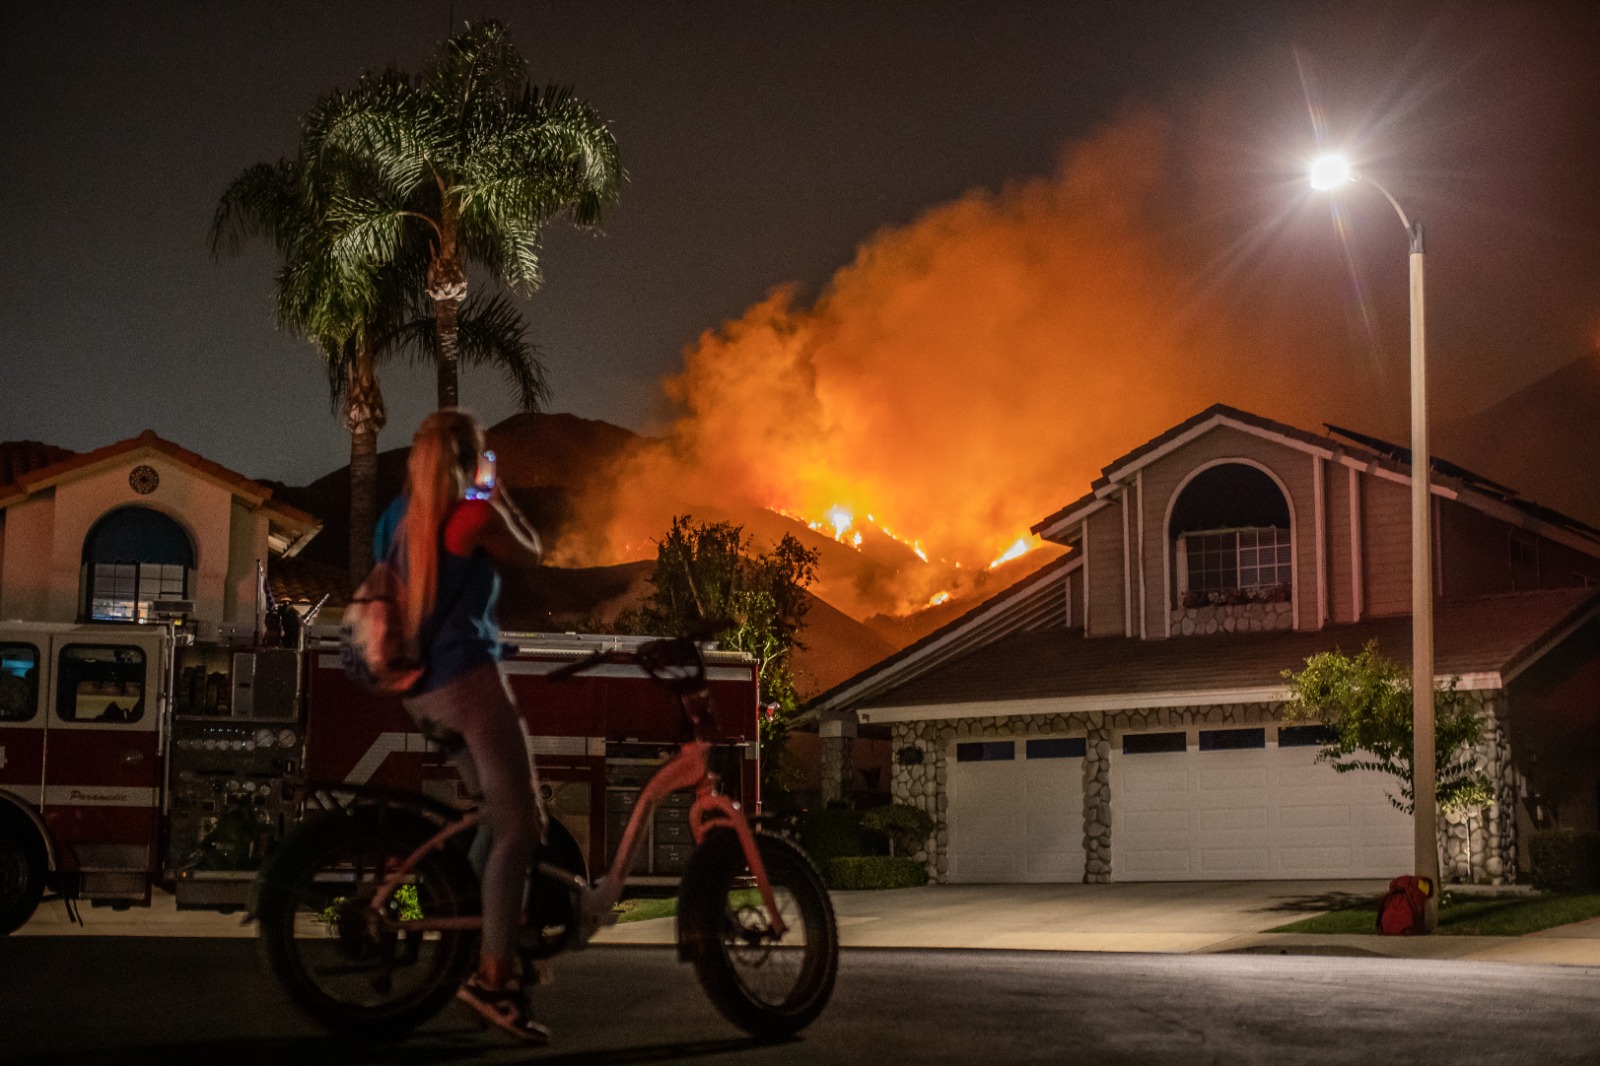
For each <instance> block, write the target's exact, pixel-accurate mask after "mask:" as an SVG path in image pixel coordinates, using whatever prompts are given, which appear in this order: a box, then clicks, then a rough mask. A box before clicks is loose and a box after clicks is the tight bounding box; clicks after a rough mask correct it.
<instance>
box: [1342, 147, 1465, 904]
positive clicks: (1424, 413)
mask: <svg viewBox="0 0 1600 1066" xmlns="http://www.w3.org/2000/svg"><path fill="white" fill-rule="evenodd" d="M1353 181H1364V182H1366V183H1367V184H1368V185H1371V186H1372V187H1373V188H1375V189H1377V190H1378V191H1379V192H1381V193H1383V196H1384V199H1386V200H1388V201H1389V204H1390V206H1391V207H1393V208H1394V210H1395V214H1397V215H1399V216H1400V224H1401V225H1402V226H1404V227H1405V228H1406V232H1407V233H1409V234H1410V235H1411V694H1412V700H1411V706H1412V729H1411V732H1412V750H1411V778H1412V781H1411V784H1412V799H1413V801H1414V804H1415V805H1414V807H1413V808H1412V810H1413V819H1412V844H1413V847H1414V849H1415V858H1414V861H1415V863H1416V872H1417V875H1418V876H1419V877H1426V878H1428V879H1429V880H1430V881H1431V882H1432V883H1433V885H1434V891H1433V892H1431V893H1429V895H1428V905H1427V929H1428V931H1429V932H1432V931H1433V929H1434V927H1435V926H1436V925H1437V924H1438V920H1439V906H1438V898H1439V893H1438V885H1439V840H1438V826H1437V817H1438V815H1437V807H1438V805H1437V800H1436V793H1437V791H1438V789H1437V785H1436V783H1435V778H1436V774H1435V766H1434V750H1433V749H1434V736H1433V537H1432V522H1431V521H1430V518H1431V516H1432V510H1431V507H1432V505H1431V502H1430V499H1429V489H1430V484H1431V482H1432V463H1431V461H1430V459H1429V452H1428V359H1427V346H1426V336H1425V332H1424V315H1423V304H1422V255H1423V251H1422V223H1421V222H1420V221H1416V220H1413V219H1410V218H1407V217H1406V213H1405V211H1404V209H1402V208H1401V206H1400V202H1399V201H1398V200H1396V199H1395V198H1394V197H1393V196H1392V195H1390V193H1389V190H1388V189H1385V188H1384V187H1383V186H1382V185H1379V184H1378V183H1377V182H1376V181H1373V180H1372V179H1371V178H1369V177H1366V176H1365V175H1360V174H1357V173H1356V172H1355V170H1354V169H1352V168H1351V166H1350V164H1349V162H1348V161H1347V160H1345V159H1343V158H1341V157H1339V156H1332V155H1330V156H1323V157H1322V158H1320V159H1318V160H1317V161H1316V162H1314V163H1312V164H1311V185H1312V187H1313V188H1316V189H1333V188H1337V187H1338V186H1340V185H1343V184H1346V183H1348V182H1353Z"/></svg>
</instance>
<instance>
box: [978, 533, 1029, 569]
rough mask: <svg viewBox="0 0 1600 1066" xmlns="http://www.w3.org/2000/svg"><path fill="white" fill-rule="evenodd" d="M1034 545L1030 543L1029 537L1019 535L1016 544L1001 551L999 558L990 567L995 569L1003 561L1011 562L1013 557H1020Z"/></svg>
mask: <svg viewBox="0 0 1600 1066" xmlns="http://www.w3.org/2000/svg"><path fill="white" fill-rule="evenodd" d="M1032 547H1033V545H1031V544H1029V543H1028V538H1027V537H1018V538H1017V540H1016V543H1015V544H1013V545H1011V547H1009V548H1007V549H1006V550H1005V551H1003V552H1001V553H1000V557H999V558H997V559H996V560H995V561H994V562H992V563H990V564H989V569H990V570H993V569H994V568H995V567H997V566H999V565H1000V564H1001V563H1009V562H1010V561H1011V560H1013V559H1016V558H1019V557H1021V556H1023V555H1026V554H1027V553H1028V550H1029V549H1030V548H1032Z"/></svg>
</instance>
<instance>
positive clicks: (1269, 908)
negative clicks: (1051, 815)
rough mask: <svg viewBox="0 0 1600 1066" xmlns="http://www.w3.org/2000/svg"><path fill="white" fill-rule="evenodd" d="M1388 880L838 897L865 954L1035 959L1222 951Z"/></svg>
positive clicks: (663, 923)
mask: <svg viewBox="0 0 1600 1066" xmlns="http://www.w3.org/2000/svg"><path fill="white" fill-rule="evenodd" d="M1385 887H1387V883H1386V882H1383V881H1197V882H1181V883H1165V884H1112V885H928V886H926V887H923V888H902V889H893V890H890V891H883V892H835V893H833V905H834V910H835V912H836V913H837V915H838V917H839V940H840V942H841V944H843V946H845V947H860V948H868V947H870V948H990V949H1024V950H1035V951H1171V952H1191V951H1205V950H1207V949H1215V948H1217V947H1219V946H1220V945H1223V944H1225V943H1226V942H1228V941H1231V940H1235V939H1237V938H1239V937H1244V936H1248V935H1250V934H1254V933H1259V932H1262V931H1263V930H1267V929H1271V928H1274V927H1275V926H1279V925H1284V924H1286V923H1288V922H1292V921H1295V920H1296V919H1298V918H1303V917H1306V916H1307V915H1310V914H1316V913H1319V912H1321V911H1325V910H1328V909H1330V908H1331V907H1332V906H1333V905H1335V903H1336V902H1338V901H1340V900H1343V899H1347V898H1349V897H1352V896H1355V897H1363V898H1369V899H1370V898H1371V897H1372V896H1375V895H1377V894H1379V893H1381V892H1382V891H1383V890H1384V888H1385ZM672 938H673V925H672V919H670V918H667V919H657V920H655V921H649V922H630V923H629V924H627V925H620V926H617V927H616V928H614V929H611V930H608V931H607V932H606V933H605V934H603V936H602V939H603V940H604V941H605V942H609V943H669V942H671V940H672Z"/></svg>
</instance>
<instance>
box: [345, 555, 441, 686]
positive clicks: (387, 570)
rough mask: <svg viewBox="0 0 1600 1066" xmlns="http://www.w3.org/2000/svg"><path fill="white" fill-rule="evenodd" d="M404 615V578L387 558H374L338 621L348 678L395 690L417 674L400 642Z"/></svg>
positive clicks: (409, 653) (412, 658)
mask: <svg viewBox="0 0 1600 1066" xmlns="http://www.w3.org/2000/svg"><path fill="white" fill-rule="evenodd" d="M390 554H391V555H392V554H393V553H392V552H391V553H390ZM404 619H405V582H404V581H402V580H401V579H400V572H399V570H397V569H396V568H395V566H394V564H393V563H392V562H391V561H390V560H389V559H383V560H380V561H379V562H378V564H377V565H376V566H374V567H373V568H372V573H370V574H368V575H367V579H366V580H365V581H363V582H361V585H360V587H359V588H357V589H356V591H355V593H354V594H353V595H352V596H351V597H350V604H349V606H347V607H345V609H344V620H343V622H341V623H340V625H339V663H340V665H342V666H343V667H344V672H345V675H346V676H347V677H349V678H350V680H352V681H354V682H355V683H356V684H358V685H361V686H362V687H363V688H367V689H371V690H372V691H373V692H381V693H384V694H387V695H396V694H400V693H404V692H407V691H409V690H410V689H411V687H412V686H413V685H415V684H416V683H417V682H418V681H419V680H421V679H422V667H423V664H422V662H421V660H420V659H419V658H418V657H417V656H416V655H415V654H414V651H415V649H413V648H409V647H407V646H406V639H405V624H404Z"/></svg>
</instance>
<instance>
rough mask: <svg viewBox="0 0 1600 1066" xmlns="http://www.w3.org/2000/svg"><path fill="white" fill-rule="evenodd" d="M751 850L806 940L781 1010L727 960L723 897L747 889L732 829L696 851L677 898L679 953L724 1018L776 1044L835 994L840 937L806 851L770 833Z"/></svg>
mask: <svg viewBox="0 0 1600 1066" xmlns="http://www.w3.org/2000/svg"><path fill="white" fill-rule="evenodd" d="M755 838H756V846H757V848H758V849H759V852H760V855H761V862H762V864H763V865H764V866H765V867H766V869H767V877H768V880H769V881H770V882H771V884H772V886H773V888H774V890H780V889H781V890H785V891H786V892H787V893H788V894H789V895H791V896H793V898H794V901H795V906H796V909H797V911H798V914H797V915H796V920H797V921H798V922H800V924H801V925H802V926H803V931H804V933H805V947H804V951H805V956H804V959H803V961H802V963H801V966H800V970H801V972H800V976H799V978H798V979H797V981H796V982H795V985H794V986H793V988H792V989H791V990H790V992H789V993H788V995H787V996H786V997H785V999H784V1001H783V1002H782V1003H769V1002H766V1001H764V1000H763V999H761V998H759V997H757V996H755V995H754V994H752V992H751V991H750V990H749V989H748V988H746V987H745V984H744V982H743V981H741V980H740V977H739V973H738V971H737V970H736V968H735V965H734V962H733V960H732V959H731V958H730V956H729V944H728V942H727V938H726V937H725V935H724V934H725V933H726V931H727V930H728V928H729V922H730V915H729V913H728V902H727V901H728V894H729V892H731V891H734V890H736V889H740V888H744V887H746V886H747V885H748V883H749V882H748V877H749V870H748V868H747V867H746V864H745V857H744V849H743V848H741V847H740V846H739V838H738V836H737V835H736V834H735V833H734V832H733V830H731V829H714V830H712V831H711V832H709V833H707V834H706V836H705V839H704V840H703V841H702V842H701V844H700V846H699V847H698V848H697V849H695V852H694V855H693V856H692V857H691V859H690V860H689V867H688V869H687V870H686V871H685V873H684V878H683V883H682V885H681V887H680V889H679V894H678V937H679V950H680V952H681V954H682V955H683V957H684V958H686V959H688V960H689V961H691V962H693V964H694V970H695V975H696V976H697V977H698V978H699V979H700V984H701V986H702V987H703V988H704V989H705V991H706V995H707V996H708V997H710V999H711V1002H712V1004H713V1005H714V1006H715V1007H716V1008H717V1011H718V1012H719V1013H721V1015H722V1016H723V1017H724V1018H726V1019H728V1021H730V1022H732V1023H733V1024H734V1025H737V1026H738V1027H739V1028H741V1029H743V1030H744V1031H745V1032H747V1033H749V1034H751V1035H752V1036H756V1037H760V1038H762V1039H769V1040H775V1039H781V1038H783V1037H787V1036H791V1035H793V1034H794V1033H797V1032H799V1031H800V1030H801V1029H804V1028H805V1027H806V1026H807V1025H809V1024H811V1022H813V1021H814V1020H816V1017H817V1015H819V1014H821V1013H822V1009H823V1008H824V1007H826V1006H827V1004H828V998H829V997H830V996H831V995H832V994H833V984H834V980H835V978H836V977H837V976H838V971H839V933H838V926H837V924H836V923H835V920H834V915H833V901H832V900H831V899H830V898H829V897H828V890H827V888H826V887H825V886H824V885H823V882H822V875H821V874H819V873H818V872H817V868H816V866H814V865H813V864H812V862H811V860H810V859H809V858H807V857H806V854H805V852H803V851H801V850H800V848H799V847H797V846H796V845H795V844H794V843H792V842H791V841H789V840H786V839H784V838H783V837H779V836H775V835H773V834H771V833H763V832H757V833H756V834H755Z"/></svg>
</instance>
